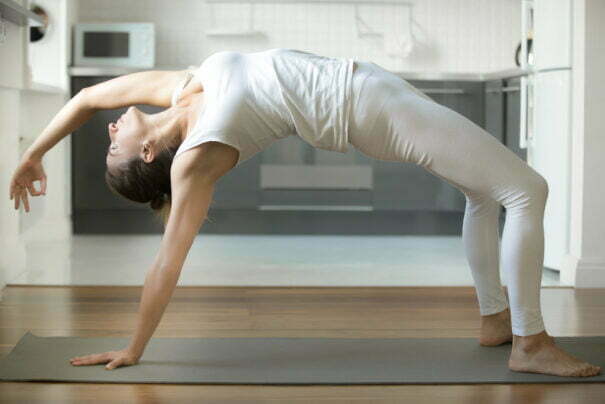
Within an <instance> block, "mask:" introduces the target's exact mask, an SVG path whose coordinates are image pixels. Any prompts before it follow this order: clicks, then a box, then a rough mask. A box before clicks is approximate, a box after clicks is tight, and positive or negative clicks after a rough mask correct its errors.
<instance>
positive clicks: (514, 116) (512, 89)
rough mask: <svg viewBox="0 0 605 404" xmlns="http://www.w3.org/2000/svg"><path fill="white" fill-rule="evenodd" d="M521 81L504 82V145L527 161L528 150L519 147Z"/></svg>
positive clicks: (509, 80) (516, 79) (515, 79)
mask: <svg viewBox="0 0 605 404" xmlns="http://www.w3.org/2000/svg"><path fill="white" fill-rule="evenodd" d="M520 85H521V79H520V78H518V77H516V78H513V79H508V80H505V81H504V88H505V89H506V91H505V92H504V94H505V95H504V97H505V103H506V119H505V122H504V144H505V145H506V146H507V147H508V148H509V149H511V150H512V151H514V152H515V153H516V154H517V156H519V157H520V158H522V159H523V160H524V161H527V149H522V148H520V147H519V135H520V133H519V131H520V126H521V95H520V94H521V93H520Z"/></svg>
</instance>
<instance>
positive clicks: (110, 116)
mask: <svg viewBox="0 0 605 404" xmlns="http://www.w3.org/2000/svg"><path fill="white" fill-rule="evenodd" d="M110 78H111V77H100V76H99V77H74V78H72V80H73V81H72V88H73V89H74V92H77V91H79V90H81V89H82V88H84V87H89V86H92V85H94V84H97V83H100V82H103V81H106V80H108V79H110ZM137 108H140V109H141V110H143V111H144V112H147V113H153V112H157V111H159V110H160V108H157V107H150V106H148V105H137ZM126 109H127V108H126V107H125V108H119V109H114V110H101V111H97V112H96V113H95V114H94V115H93V116H92V117H91V119H90V120H88V121H87V122H86V123H84V125H82V126H81V127H80V128H79V129H78V130H76V131H75V132H74V133H73V136H72V141H71V145H72V204H73V209H74V212H76V211H78V210H97V209H99V210H101V209H102V210H107V209H134V210H137V209H149V208H148V205H146V204H140V203H136V202H132V201H129V200H127V199H125V198H122V197H119V196H117V195H114V194H113V193H112V192H111V191H110V190H109V188H108V187H107V185H106V184H105V179H104V175H105V170H106V164H105V157H106V154H107V148H108V147H109V144H110V139H109V135H108V132H107V125H108V123H109V122H111V121H115V120H116V119H118V118H119V117H120V115H122V114H123V113H124V112H126Z"/></svg>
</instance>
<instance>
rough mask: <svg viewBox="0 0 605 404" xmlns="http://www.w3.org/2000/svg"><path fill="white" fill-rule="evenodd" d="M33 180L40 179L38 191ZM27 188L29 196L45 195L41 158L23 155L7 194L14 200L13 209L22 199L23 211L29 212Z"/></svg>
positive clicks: (17, 207)
mask: <svg viewBox="0 0 605 404" xmlns="http://www.w3.org/2000/svg"><path fill="white" fill-rule="evenodd" d="M34 181H40V190H39V191H37V190H36V189H35V188H34ZM28 190H29V193H30V194H31V196H39V195H46V174H45V173H44V167H42V159H39V158H27V157H25V156H24V157H23V158H22V159H21V162H20V163H19V166H18V167H17V169H16V170H15V173H14V174H13V178H12V179H11V182H10V188H9V194H10V199H14V200H15V209H19V202H20V201H21V200H22V201H23V205H24V206H25V211H26V212H29V201H28V200H27V191H28Z"/></svg>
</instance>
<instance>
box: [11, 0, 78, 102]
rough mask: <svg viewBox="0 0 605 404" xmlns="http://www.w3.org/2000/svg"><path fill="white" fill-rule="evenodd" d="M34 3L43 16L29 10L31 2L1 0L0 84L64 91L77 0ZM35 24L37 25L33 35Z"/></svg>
mask: <svg viewBox="0 0 605 404" xmlns="http://www.w3.org/2000/svg"><path fill="white" fill-rule="evenodd" d="M35 6H37V7H38V8H39V9H41V10H43V12H44V14H45V15H44V16H43V15H42V14H40V13H39V12H38V13H34V12H33V11H32V9H33V7H34V2H32V1H29V0H0V12H2V22H1V23H2V24H3V26H4V31H6V35H4V36H3V37H2V38H0V60H1V61H2V62H1V63H0V86H4V87H12V88H16V89H20V90H35V91H42V92H54V93H65V94H67V93H68V92H69V75H68V73H67V68H68V66H69V64H70V58H71V52H70V49H71V35H70V27H71V25H72V23H73V21H75V20H76V15H77V12H76V10H77V9H76V7H77V1H76V0H36V1H35ZM7 13H10V16H12V17H13V18H9V14H7ZM20 15H24V17H23V18H19V16H20ZM32 15H33V16H34V17H35V18H31V16H32ZM28 16H30V17H28ZM41 22H42V23H41ZM20 24H21V25H20ZM34 24H37V25H38V26H39V28H38V27H36V28H34V29H35V30H36V32H35V33H33V35H32V27H33V26H34ZM41 34H42V35H41Z"/></svg>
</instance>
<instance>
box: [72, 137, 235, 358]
mask: <svg viewBox="0 0 605 404" xmlns="http://www.w3.org/2000/svg"><path fill="white" fill-rule="evenodd" d="M237 159H238V152H237V150H235V149H234V148H232V147H230V146H226V145H223V144H221V143H217V142H207V143H204V144H202V145H200V146H198V147H195V148H192V149H191V150H189V151H187V153H184V154H183V155H182V156H181V157H179V160H178V162H177V163H174V164H173V168H172V170H171V182H172V188H173V192H172V207H171V211H170V217H169V219H168V223H167V225H166V231H165V233H164V236H163V238H162V243H161V246H160V250H159V252H158V254H157V256H156V259H155V262H154V264H153V266H152V267H151V269H150V271H149V272H148V274H147V276H146V278H145V285H144V287H143V293H142V296H141V302H140V306H139V314H138V318H137V326H136V331H135V333H134V336H133V338H132V340H131V342H130V344H129V346H128V347H127V348H126V349H124V350H122V351H112V352H105V353H101V354H93V355H88V356H84V357H79V358H74V359H75V362H72V364H74V365H92V364H97V363H106V362H109V364H108V365H107V367H108V368H109V369H112V368H115V367H117V366H122V365H129V364H134V363H136V362H137V361H138V359H139V358H140V357H141V356H142V355H143V351H144V350H145V346H146V345H147V342H148V341H149V339H150V338H151V336H152V334H153V332H154V331H155V329H156V327H157V325H158V323H159V322H160V319H161V317H162V314H163V313H164V309H165V308H166V305H167V304H168V302H169V300H170V297H171V296H172V293H173V292H174V288H175V287H176V284H177V281H178V279H179V276H180V273H181V268H182V267H183V264H184V262H185V258H186V257H187V253H188V251H189V249H190V247H191V245H192V244H193V240H194V239H195V236H196V235H197V233H198V231H199V228H200V227H201V225H202V223H203V221H204V219H205V218H206V214H207V212H208V208H209V206H210V202H211V200H212V194H213V190H214V184H215V182H216V181H217V180H218V179H219V178H220V177H221V176H222V175H223V174H225V173H226V172H227V171H229V170H230V169H231V168H232V167H234V166H235V164H236V162H237Z"/></svg>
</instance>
